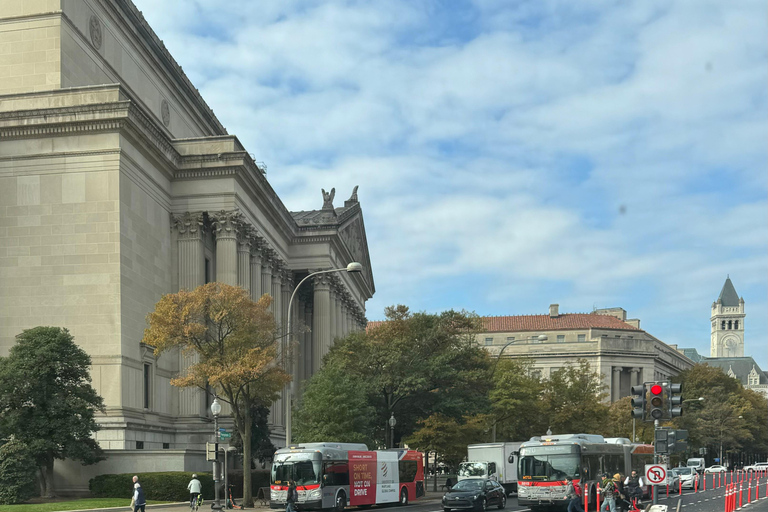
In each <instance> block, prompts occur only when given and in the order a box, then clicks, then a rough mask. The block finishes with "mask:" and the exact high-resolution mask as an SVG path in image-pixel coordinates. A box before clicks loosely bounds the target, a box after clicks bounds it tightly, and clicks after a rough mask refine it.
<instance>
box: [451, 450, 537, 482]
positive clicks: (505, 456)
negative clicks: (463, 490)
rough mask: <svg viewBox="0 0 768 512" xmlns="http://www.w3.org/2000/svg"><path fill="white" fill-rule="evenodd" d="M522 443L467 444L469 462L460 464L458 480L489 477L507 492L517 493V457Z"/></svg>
mask: <svg viewBox="0 0 768 512" xmlns="http://www.w3.org/2000/svg"><path fill="white" fill-rule="evenodd" d="M521 444H522V443H517V442H515V443H482V444H471V445H469V446H467V462H462V463H461V464H459V471H458V475H457V479H458V480H463V479H465V478H476V477H487V478H491V479H493V480H496V481H497V482H499V483H500V484H501V485H502V486H504V489H506V491H507V494H515V493H517V458H518V455H519V454H520V445H521Z"/></svg>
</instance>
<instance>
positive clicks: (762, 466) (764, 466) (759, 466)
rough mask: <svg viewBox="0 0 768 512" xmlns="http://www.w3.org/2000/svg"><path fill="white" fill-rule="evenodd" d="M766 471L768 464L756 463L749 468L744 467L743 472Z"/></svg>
mask: <svg viewBox="0 0 768 512" xmlns="http://www.w3.org/2000/svg"><path fill="white" fill-rule="evenodd" d="M767 469H768V462H756V463H755V464H752V465H751V466H746V467H744V471H765V470H767Z"/></svg>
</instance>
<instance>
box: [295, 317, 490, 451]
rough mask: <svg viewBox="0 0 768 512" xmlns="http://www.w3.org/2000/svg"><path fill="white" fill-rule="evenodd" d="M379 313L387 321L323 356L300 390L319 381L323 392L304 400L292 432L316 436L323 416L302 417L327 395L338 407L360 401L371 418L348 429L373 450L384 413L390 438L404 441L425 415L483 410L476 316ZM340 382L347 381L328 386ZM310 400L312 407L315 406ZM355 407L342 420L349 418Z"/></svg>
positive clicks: (383, 433) (485, 385) (385, 440)
mask: <svg viewBox="0 0 768 512" xmlns="http://www.w3.org/2000/svg"><path fill="white" fill-rule="evenodd" d="M385 314H386V316H387V320H388V321H387V322H383V323H382V324H380V325H378V326H376V327H372V328H370V329H368V330H367V331H364V332H357V333H354V334H353V335H350V336H348V337H347V338H345V339H343V340H339V341H337V342H336V343H335V344H334V346H333V347H332V348H331V350H330V352H329V353H328V354H327V355H326V356H325V358H324V360H323V368H322V369H321V370H320V372H318V373H317V374H316V375H315V376H313V378H312V381H311V382H310V384H309V386H308V388H307V391H310V390H313V389H314V386H315V384H314V381H315V380H316V379H317V380H321V379H325V380H327V382H326V383H324V384H323V385H322V386H318V387H320V388H322V389H323V390H325V392H324V393H322V394H313V393H305V396H304V397H303V398H302V401H301V404H300V410H299V411H298V419H297V423H298V425H296V426H295V430H296V431H297V432H301V433H302V435H307V434H308V433H311V432H312V433H319V432H322V429H323V428H324V427H323V425H322V421H325V420H327V416H325V415H322V414H315V415H312V414H308V413H307V412H306V411H309V410H314V411H316V412H318V413H319V412H320V410H321V409H322V408H324V407H328V402H327V400H328V399H329V398H330V396H329V394H331V393H332V394H333V396H335V397H337V399H338V400H340V401H342V402H346V403H351V397H352V396H353V395H359V396H362V397H364V398H365V406H366V407H371V408H372V414H368V415H367V416H366V417H365V419H364V421H363V424H359V423H358V424H356V425H355V426H354V431H356V432H357V433H358V434H360V435H361V436H362V438H373V439H372V440H373V442H374V444H377V445H379V446H385V445H388V444H389V441H390V440H389V427H387V420H388V419H389V418H390V415H391V414H392V413H394V414H395V416H396V419H397V429H396V438H397V437H408V436H410V435H411V433H413V432H414V431H415V430H416V429H417V428H418V425H417V422H418V421H419V420H420V419H423V418H427V417H429V416H430V415H432V414H435V413H441V414H444V415H446V416H448V417H451V418H456V419H460V418H462V417H463V416H464V415H473V414H476V413H479V412H481V411H483V410H485V409H486V408H487V404H488V401H487V393H488V390H489V388H490V382H489V380H488V368H489V365H490V361H489V358H488V355H487V354H486V352H485V351H484V350H482V349H481V348H479V347H478V346H477V345H476V343H475V342H474V336H475V333H476V332H477V326H478V323H477V317H476V316H474V315H471V314H468V313H464V312H455V311H446V312H443V313H441V314H439V315H433V314H426V313H416V314H412V313H411V312H410V311H409V310H408V308H407V307H405V306H397V307H391V308H387V309H386V311H385ZM342 370H343V372H345V373H346V374H345V376H344V374H343V372H342ZM326 372H328V373H330V375H325V373H326ZM342 376H344V378H345V379H348V381H347V382H331V381H333V380H338V379H339V378H340V377H342ZM339 393H341V394H339ZM318 399H319V400H320V402H316V401H315V400H318ZM359 405H360V404H357V406H355V407H356V408H355V409H354V410H353V409H350V413H354V414H356V413H357V412H358V411H359V410H360V409H359ZM305 409H306V411H304V410H305ZM363 410H365V408H363ZM351 422H352V420H351V419H350V418H344V417H342V418H339V419H337V420H336V424H344V425H347V426H348V427H349V426H350V425H352V423H351ZM347 431H349V430H347ZM297 437H298V436H297ZM298 439H300V440H302V441H304V440H305V438H304V437H298Z"/></svg>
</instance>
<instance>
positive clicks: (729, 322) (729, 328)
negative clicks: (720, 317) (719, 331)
mask: <svg viewBox="0 0 768 512" xmlns="http://www.w3.org/2000/svg"><path fill="white" fill-rule="evenodd" d="M728 330H729V331H730V330H731V321H730V320H728Z"/></svg>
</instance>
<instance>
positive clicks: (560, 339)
mask: <svg viewBox="0 0 768 512" xmlns="http://www.w3.org/2000/svg"><path fill="white" fill-rule="evenodd" d="M557 342H558V343H565V334H558V335H557Z"/></svg>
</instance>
